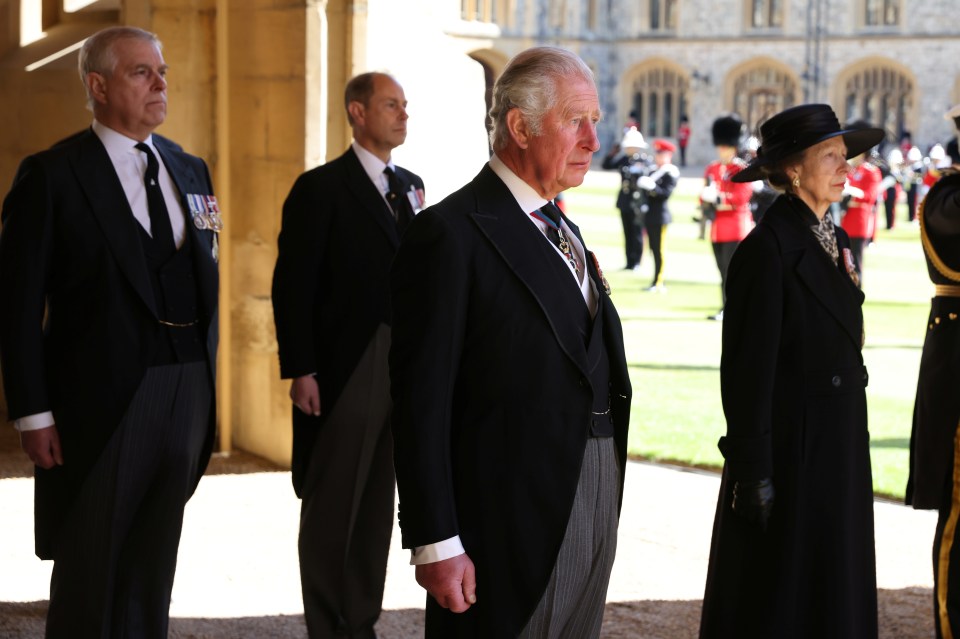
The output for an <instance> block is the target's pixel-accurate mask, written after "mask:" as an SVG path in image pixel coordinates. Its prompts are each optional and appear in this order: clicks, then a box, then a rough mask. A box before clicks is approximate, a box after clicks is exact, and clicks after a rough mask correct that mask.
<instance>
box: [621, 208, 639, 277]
mask: <svg viewBox="0 0 960 639" xmlns="http://www.w3.org/2000/svg"><path fill="white" fill-rule="evenodd" d="M620 221H621V222H622V223H623V244H624V249H625V252H626V257H627V268H634V267H636V266H638V265H639V264H640V258H641V257H643V224H642V223H641V221H640V216H639V215H638V214H637V212H636V211H634V210H633V209H632V208H630V207H629V206H628V207H626V208H622V209H620Z"/></svg>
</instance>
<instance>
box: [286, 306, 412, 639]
mask: <svg viewBox="0 0 960 639" xmlns="http://www.w3.org/2000/svg"><path fill="white" fill-rule="evenodd" d="M389 350H390V331H389V329H388V328H387V327H386V326H383V325H381V327H380V328H379V329H378V331H377V333H376V335H375V336H374V338H373V339H372V340H371V342H370V344H369V346H368V347H367V350H366V352H365V353H364V355H363V356H362V357H361V359H360V361H359V363H358V364H357V366H356V368H355V369H354V371H353V374H352V375H351V377H350V380H349V381H348V382H347V385H346V387H345V388H344V390H343V392H342V393H341V395H340V397H339V398H338V399H337V403H336V405H335V406H331V407H329V409H330V411H331V412H330V414H329V416H328V417H327V418H326V420H324V421H323V422H320V420H319V419H317V418H313V417H308V416H306V415H303V414H295V417H294V418H295V419H314V420H316V421H317V425H318V427H319V428H321V431H320V432H319V433H318V435H317V439H316V443H315V444H314V448H313V452H312V455H311V457H310V463H309V465H308V467H307V473H306V476H305V479H304V484H303V489H302V491H301V495H302V496H303V503H302V505H301V508H300V540H299V551H300V582H301V586H302V590H303V610H304V616H305V617H306V621H307V632H308V633H309V635H310V638H311V639H325V638H327V637H358V638H359V637H363V638H368V637H375V636H376V635H375V633H374V630H373V626H374V624H375V623H376V621H377V619H378V618H379V616H380V608H381V605H382V603H383V584H384V580H385V579H386V573H387V556H388V554H389V550H390V536H391V534H392V533H393V504H394V485H395V481H396V480H395V477H394V472H393V437H392V435H391V432H390V408H391V406H392V404H391V402H390V380H389V376H388V368H387V353H388V352H389ZM320 401H321V405H322V402H323V398H322V397H321V398H320ZM294 410H295V411H296V410H297V409H296V408H294Z"/></svg>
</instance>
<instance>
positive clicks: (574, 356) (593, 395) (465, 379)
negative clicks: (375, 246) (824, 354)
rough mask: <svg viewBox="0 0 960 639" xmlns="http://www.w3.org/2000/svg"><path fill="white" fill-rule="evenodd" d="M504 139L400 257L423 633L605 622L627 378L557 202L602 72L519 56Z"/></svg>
mask: <svg viewBox="0 0 960 639" xmlns="http://www.w3.org/2000/svg"><path fill="white" fill-rule="evenodd" d="M490 118H491V121H492V123H493V132H492V134H491V141H492V146H493V149H494V155H493V157H492V158H491V159H490V162H489V163H488V164H487V165H485V166H484V167H483V169H482V170H481V171H480V173H479V174H478V175H477V176H476V177H475V178H474V179H473V181H472V182H470V183H469V184H467V185H466V186H464V187H463V188H462V189H460V190H459V191H457V192H456V193H454V194H452V195H451V196H450V197H448V198H446V199H445V200H443V201H442V202H441V203H440V204H437V205H436V206H433V207H431V208H429V209H427V210H426V211H424V212H423V213H421V214H420V215H419V216H417V218H416V219H415V220H414V222H413V223H412V224H411V225H410V228H409V229H408V231H407V233H406V235H405V236H404V239H403V242H402V244H401V246H400V250H399V252H398V253H397V257H396V260H395V261H394V266H393V269H392V274H391V292H392V302H393V311H394V316H393V345H392V348H391V352H390V377H391V384H392V392H393V400H394V420H393V430H394V439H395V447H396V452H395V456H394V460H395V465H396V469H397V483H398V487H399V490H400V526H401V529H402V531H403V545H404V546H405V547H407V548H411V549H413V558H412V563H414V564H416V566H417V567H416V574H417V581H418V582H419V583H420V584H421V585H422V586H423V587H424V588H425V589H426V590H427V592H428V593H429V594H430V597H428V600H427V613H426V633H427V637H443V638H445V639H446V638H450V637H517V636H521V637H548V636H549V637H554V636H562V637H596V636H597V635H598V634H599V632H600V624H601V620H602V616H603V609H604V601H605V598H606V590H607V584H608V582H609V578H610V570H611V568H612V564H613V558H614V555H615V551H616V540H617V525H618V521H619V501H620V498H621V491H622V487H623V470H624V463H625V459H626V443H627V441H626V438H627V425H628V422H629V412H630V397H631V389H630V381H629V378H628V376H627V367H626V361H625V356H624V350H623V335H622V330H621V326H620V319H619V317H618V316H617V312H616V309H615V308H614V306H613V303H612V302H611V300H610V296H609V288H608V287H607V285H606V282H605V280H604V278H603V275H602V273H601V272H600V269H599V266H598V262H597V260H596V257H595V256H594V255H593V254H592V253H591V252H590V251H588V250H587V248H586V245H585V243H584V240H583V238H582V237H581V235H580V232H579V230H578V229H577V227H576V225H574V224H573V222H571V221H570V220H569V219H567V218H566V217H565V216H564V215H563V214H561V213H560V211H559V210H558V209H557V207H556V206H555V205H554V204H553V202H552V200H553V199H554V198H556V196H557V195H558V194H559V193H560V192H561V191H563V190H565V189H567V188H569V187H572V186H577V185H578V184H580V183H581V182H582V181H583V178H584V174H585V173H586V172H587V170H588V169H589V168H590V160H591V157H592V156H593V154H594V153H595V152H596V151H597V149H598V148H599V142H598V140H597V134H596V125H597V121H598V120H599V118H600V107H599V103H598V99H597V90H596V86H595V84H594V82H593V75H592V73H591V71H590V69H589V67H587V66H586V64H584V63H583V61H582V60H580V59H579V58H578V57H577V56H576V55H574V54H572V53H570V52H569V51H565V50H563V49H559V48H555V47H537V48H533V49H529V50H526V51H524V52H522V53H520V54H518V55H517V56H516V57H515V58H513V60H511V61H510V63H508V65H507V67H506V69H505V70H504V72H503V74H502V75H501V77H500V78H499V79H498V81H497V83H496V86H495V88H494V103H493V107H492V109H491V111H490Z"/></svg>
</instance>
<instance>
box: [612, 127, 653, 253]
mask: <svg viewBox="0 0 960 639" xmlns="http://www.w3.org/2000/svg"><path fill="white" fill-rule="evenodd" d="M647 148H649V145H648V144H647V142H646V140H644V139H643V134H642V133H640V131H638V130H637V127H635V126H631V127H629V128H628V129H627V131H626V133H624V134H623V140H622V141H621V142H620V145H619V146H614V147H613V149H611V150H610V153H608V154H607V156H606V157H605V158H603V168H605V169H617V170H618V171H620V178H621V181H620V192H619V193H617V208H618V209H620V220H621V222H622V223H623V243H624V249H625V252H626V257H627V264H626V266H625V267H624V269H625V270H628V271H633V270H636V269H638V268H640V258H641V257H642V256H643V212H642V211H641V207H642V206H643V192H642V191H641V189H640V188H639V187H638V186H637V180H638V179H639V178H640V177H641V176H643V175H646V174H648V173H649V172H650V170H651V169H652V167H653V163H652V162H651V160H650V156H648V155H647V153H646V149H647Z"/></svg>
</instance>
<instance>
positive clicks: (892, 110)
mask: <svg viewBox="0 0 960 639" xmlns="http://www.w3.org/2000/svg"><path fill="white" fill-rule="evenodd" d="M916 86H917V83H916V79H915V77H914V74H913V72H912V71H911V70H910V69H908V68H907V67H905V66H903V65H902V64H900V63H898V62H895V61H894V60H891V59H889V58H883V57H879V56H877V57H871V58H865V59H863V60H859V61H857V62H856V63H855V64H852V65H850V66H849V67H847V68H846V69H844V70H843V71H841V72H840V73H839V74H838V75H837V79H836V82H835V83H834V90H833V95H834V105H835V106H836V109H837V117H839V118H840V120H841V121H843V122H852V121H854V120H866V121H867V122H869V123H870V124H872V125H874V126H878V127H880V128H882V129H883V130H884V131H886V133H887V139H888V140H898V139H900V134H901V133H903V132H904V131H910V130H914V128H915V126H916V125H917V124H918V116H917V113H916V111H917V107H916V103H917V100H916Z"/></svg>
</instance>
